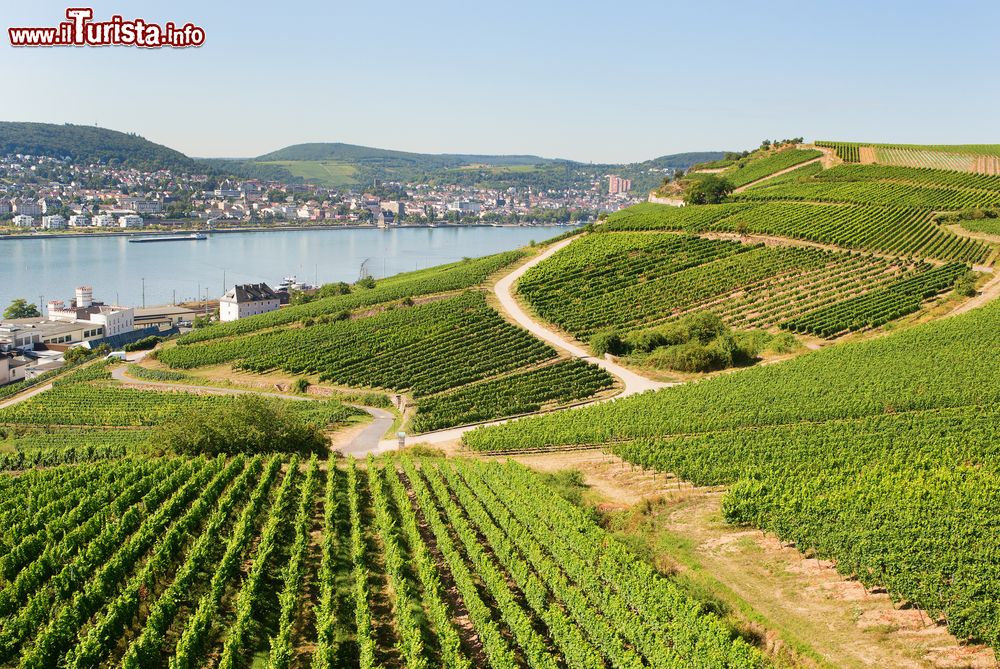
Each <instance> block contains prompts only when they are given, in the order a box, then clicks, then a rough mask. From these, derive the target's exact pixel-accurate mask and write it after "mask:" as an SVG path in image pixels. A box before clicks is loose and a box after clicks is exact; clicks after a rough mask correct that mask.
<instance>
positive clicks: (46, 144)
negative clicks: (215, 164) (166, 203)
mask: <svg viewBox="0 0 1000 669" xmlns="http://www.w3.org/2000/svg"><path fill="white" fill-rule="evenodd" d="M15 153H22V154H29V155H34V156H50V157H52V158H70V159H72V160H73V161H76V162H83V163H101V164H118V165H122V166H127V167H136V168H140V169H152V170H156V169H172V170H186V171H191V172H196V171H198V170H199V169H204V168H203V167H199V165H198V163H197V162H196V161H195V160H192V159H191V158H189V157H187V156H186V155H184V154H183V153H181V152H180V151H175V150H174V149H171V148H168V147H166V146H163V145H160V144H155V143H153V142H150V141H149V140H147V139H144V138H142V137H140V136H138V135H132V134H128V133H124V132H118V131H116V130H108V129H106V128H98V127H93V126H84V125H70V124H65V125H56V124H54V123H20V122H10V121H0V155H7V154H15Z"/></svg>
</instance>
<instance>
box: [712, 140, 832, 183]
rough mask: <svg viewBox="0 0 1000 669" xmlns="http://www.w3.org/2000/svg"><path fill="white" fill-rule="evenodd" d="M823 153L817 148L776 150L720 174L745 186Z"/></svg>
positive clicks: (730, 181)
mask: <svg viewBox="0 0 1000 669" xmlns="http://www.w3.org/2000/svg"><path fill="white" fill-rule="evenodd" d="M822 155H823V154H822V153H821V152H820V151H816V150H815V149H788V150H785V151H776V152H773V153H769V154H767V155H765V156H764V157H762V158H756V159H753V160H749V161H747V162H746V163H743V162H742V161H741V162H739V163H737V164H736V165H735V166H734V167H730V168H729V169H727V170H726V171H724V172H723V173H722V174H720V176H721V177H723V178H724V179H726V180H727V181H728V182H729V183H731V184H732V185H733V186H736V187H740V186H745V185H747V184H749V183H752V182H754V181H757V180H758V179H763V178H764V177H766V176H769V175H771V174H774V173H775V172H780V171H781V170H785V169H788V168H789V167H794V166H795V165H798V164H799V163H804V162H806V161H808V160H815V159H816V158H819V157H821V156H822Z"/></svg>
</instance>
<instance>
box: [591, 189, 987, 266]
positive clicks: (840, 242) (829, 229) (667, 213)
mask: <svg viewBox="0 0 1000 669" xmlns="http://www.w3.org/2000/svg"><path fill="white" fill-rule="evenodd" d="M750 192H751V191H745V193H744V194H746V193H750ZM621 230H678V231H680V230H684V231H688V232H736V231H743V232H749V233H752V234H764V235H777V236H781V237H788V238H791V239H804V240H808V241H813V242H821V243H828V244H836V245H837V246H841V247H844V248H849V249H860V250H866V251H873V252H875V251H877V252H883V253H890V254H894V255H899V256H908V255H915V256H918V257H926V258H935V259H938V260H960V261H963V262H980V261H982V260H984V259H985V258H986V257H987V256H988V255H989V254H990V249H989V247H987V246H986V245H985V244H983V243H981V242H979V241H976V240H974V239H967V238H964V237H960V236H958V235H956V234H954V233H952V232H950V231H948V230H945V229H943V228H942V227H941V226H939V225H936V224H935V223H934V222H933V221H932V220H931V215H930V214H929V213H928V212H927V211H926V210H923V209H918V208H913V207H884V206H879V207H870V206H863V205H861V206H834V205H828V204H809V203H793V202H767V203H760V204H756V205H751V204H745V203H744V204H724V205H718V206H712V207H708V206H706V207H668V206H664V205H658V204H650V203H643V204H639V205H636V206H634V207H630V208H628V209H625V210H623V211H620V212H616V213H615V214H612V215H611V217H610V218H609V219H608V222H607V223H606V224H605V225H603V226H600V227H599V228H598V231H600V232H612V231H621Z"/></svg>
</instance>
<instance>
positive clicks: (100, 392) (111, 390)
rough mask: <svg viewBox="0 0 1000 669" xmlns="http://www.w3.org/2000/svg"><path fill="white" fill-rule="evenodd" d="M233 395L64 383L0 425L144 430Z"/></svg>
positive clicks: (347, 410) (319, 412)
mask: <svg viewBox="0 0 1000 669" xmlns="http://www.w3.org/2000/svg"><path fill="white" fill-rule="evenodd" d="M237 402H239V399H238V398H237V397H235V396H232V395H198V394H194V393H186V392H163V391H156V390H135V389H132V388H123V387H118V386H110V385H92V384H87V383H78V384H72V385H62V386H57V387H55V388H53V389H52V390H49V391H48V392H45V393H42V394H40V395H35V396H34V397H32V398H30V399H28V400H25V401H24V402H21V403H19V404H15V405H14V406H10V407H7V408H5V409H0V424H21V425H94V426H115V427H144V426H147V427H148V426H152V425H158V424H160V423H163V422H166V421H170V420H177V419H180V418H182V417H183V416H184V414H186V413H190V412H199V411H207V410H210V409H212V408H215V407H219V406H226V405H227V404H228V405H235V403H237ZM288 407H289V409H291V410H293V411H295V412H296V413H298V414H300V415H302V416H303V417H304V418H306V419H308V420H311V421H315V422H317V423H322V424H324V425H325V424H329V423H337V422H340V421H343V420H345V419H346V418H348V417H350V416H353V415H357V414H358V410H357V409H353V408H351V407H347V406H345V405H343V404H340V403H339V402H335V401H316V402H291V401H290V402H288Z"/></svg>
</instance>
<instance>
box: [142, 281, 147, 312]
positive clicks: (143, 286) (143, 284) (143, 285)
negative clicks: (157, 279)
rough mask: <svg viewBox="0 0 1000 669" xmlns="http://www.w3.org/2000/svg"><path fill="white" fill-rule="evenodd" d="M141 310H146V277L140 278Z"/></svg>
mask: <svg viewBox="0 0 1000 669" xmlns="http://www.w3.org/2000/svg"><path fill="white" fill-rule="evenodd" d="M142 308H143V309H145V308H146V277H142Z"/></svg>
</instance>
